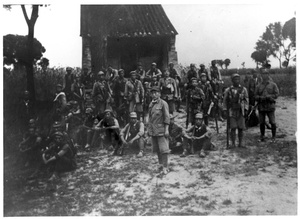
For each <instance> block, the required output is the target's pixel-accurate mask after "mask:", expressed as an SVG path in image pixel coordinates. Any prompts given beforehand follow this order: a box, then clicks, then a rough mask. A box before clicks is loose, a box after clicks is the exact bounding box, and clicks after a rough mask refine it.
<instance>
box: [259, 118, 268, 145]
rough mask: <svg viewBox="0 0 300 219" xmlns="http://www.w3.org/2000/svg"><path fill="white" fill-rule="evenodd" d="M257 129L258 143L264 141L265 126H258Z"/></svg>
mask: <svg viewBox="0 0 300 219" xmlns="http://www.w3.org/2000/svg"><path fill="white" fill-rule="evenodd" d="M259 128H260V141H262V142H263V141H264V140H265V129H266V128H265V124H264V123H263V124H260V125H259Z"/></svg>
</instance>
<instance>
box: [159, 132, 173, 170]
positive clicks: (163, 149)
mask: <svg viewBox="0 0 300 219" xmlns="http://www.w3.org/2000/svg"><path fill="white" fill-rule="evenodd" d="M158 145H159V150H160V153H161V158H162V165H163V174H167V173H168V172H169V169H168V156H169V153H170V149H169V140H168V139H167V138H165V137H164V136H159V137H158Z"/></svg>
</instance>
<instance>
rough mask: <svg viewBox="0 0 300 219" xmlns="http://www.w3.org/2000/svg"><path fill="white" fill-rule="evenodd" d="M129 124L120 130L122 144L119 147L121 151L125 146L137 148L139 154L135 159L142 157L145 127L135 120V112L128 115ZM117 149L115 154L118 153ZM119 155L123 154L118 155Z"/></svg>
mask: <svg viewBox="0 0 300 219" xmlns="http://www.w3.org/2000/svg"><path fill="white" fill-rule="evenodd" d="M129 117H130V122H129V123H128V124H127V125H126V126H125V127H124V128H123V129H122V130H121V133H120V138H121V141H122V143H123V145H122V146H121V149H123V148H124V147H126V146H129V147H131V146H132V147H138V148H139V153H138V154H137V157H143V156H144V145H145V143H144V139H143V136H144V133H145V127H144V123H143V122H141V121H138V120H137V114H136V112H131V113H130V115H129ZM117 151H118V148H116V152H115V153H118V152H117ZM120 154H121V155H122V154H123V153H120Z"/></svg>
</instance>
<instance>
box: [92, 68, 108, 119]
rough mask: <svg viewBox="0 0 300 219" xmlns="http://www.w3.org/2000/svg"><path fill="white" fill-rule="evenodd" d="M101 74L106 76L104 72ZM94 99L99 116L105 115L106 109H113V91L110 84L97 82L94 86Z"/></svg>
mask: <svg viewBox="0 0 300 219" xmlns="http://www.w3.org/2000/svg"><path fill="white" fill-rule="evenodd" d="M101 74H104V73H103V72H102V73H101ZM92 98H93V100H94V103H95V105H96V113H97V114H98V115H101V114H103V112H104V110H105V109H108V108H111V106H110V98H111V89H110V86H109V84H108V83H107V82H106V81H105V80H103V81H100V80H99V81H96V82H95V83H94V86H93V91H92Z"/></svg>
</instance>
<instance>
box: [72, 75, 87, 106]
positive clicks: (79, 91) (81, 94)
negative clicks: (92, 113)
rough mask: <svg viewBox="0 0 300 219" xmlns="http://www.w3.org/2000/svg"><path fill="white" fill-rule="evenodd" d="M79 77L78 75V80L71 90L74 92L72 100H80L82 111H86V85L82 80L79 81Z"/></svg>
mask: <svg viewBox="0 0 300 219" xmlns="http://www.w3.org/2000/svg"><path fill="white" fill-rule="evenodd" d="M78 77H79V76H77V77H76V81H75V82H74V83H73V84H72V86H71V92H72V94H73V96H72V97H73V98H72V100H75V101H77V102H78V105H79V107H80V110H81V111H84V108H85V106H84V102H85V87H84V85H83V84H82V83H81V81H77V80H78Z"/></svg>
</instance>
